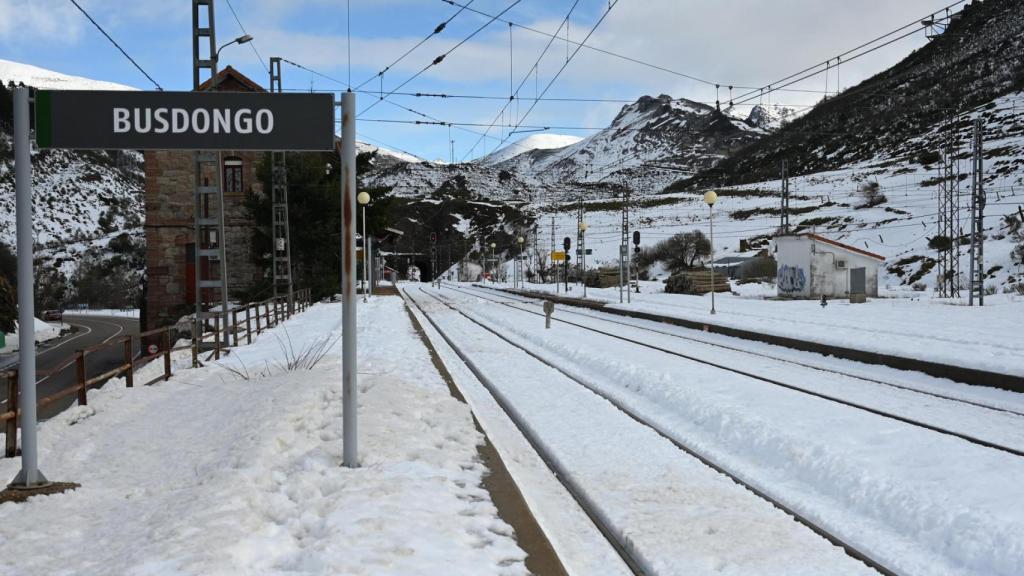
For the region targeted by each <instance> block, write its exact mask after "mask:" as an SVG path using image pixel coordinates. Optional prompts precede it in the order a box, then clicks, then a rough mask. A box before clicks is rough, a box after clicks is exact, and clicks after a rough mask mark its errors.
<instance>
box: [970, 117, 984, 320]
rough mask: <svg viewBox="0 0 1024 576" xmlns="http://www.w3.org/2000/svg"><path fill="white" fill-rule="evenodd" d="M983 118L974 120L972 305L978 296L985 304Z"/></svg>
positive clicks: (982, 304)
mask: <svg viewBox="0 0 1024 576" xmlns="http://www.w3.org/2000/svg"><path fill="white" fill-rule="evenodd" d="M983 131H984V124H983V121H982V119H981V118H980V117H979V118H976V119H975V120H974V155H973V158H972V160H971V175H972V180H971V184H972V186H971V278H970V280H969V285H968V286H969V290H970V294H969V297H968V300H969V303H970V305H972V306H973V305H974V298H975V297H977V299H978V305H979V306H984V304H985V225H984V220H985V171H984V165H983V158H982V136H983Z"/></svg>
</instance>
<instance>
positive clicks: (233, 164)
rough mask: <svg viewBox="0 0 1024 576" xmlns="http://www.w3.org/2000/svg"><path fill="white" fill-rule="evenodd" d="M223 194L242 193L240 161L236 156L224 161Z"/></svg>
mask: <svg viewBox="0 0 1024 576" xmlns="http://www.w3.org/2000/svg"><path fill="white" fill-rule="evenodd" d="M224 193H225V194H241V193H242V159H241V158H239V157H237V156H229V157H227V158H225V159H224Z"/></svg>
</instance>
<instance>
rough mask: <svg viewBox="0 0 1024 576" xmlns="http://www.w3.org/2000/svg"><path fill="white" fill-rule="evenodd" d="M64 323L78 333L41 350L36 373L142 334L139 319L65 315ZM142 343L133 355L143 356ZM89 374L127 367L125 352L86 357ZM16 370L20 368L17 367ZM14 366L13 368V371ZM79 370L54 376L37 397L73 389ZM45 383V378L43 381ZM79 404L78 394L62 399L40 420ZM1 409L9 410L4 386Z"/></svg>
mask: <svg viewBox="0 0 1024 576" xmlns="http://www.w3.org/2000/svg"><path fill="white" fill-rule="evenodd" d="M64 322H65V323H67V324H71V325H72V326H74V327H76V328H77V330H76V331H74V332H72V333H71V334H68V335H66V336H64V337H62V338H60V339H58V340H55V341H53V342H52V343H48V344H47V345H46V346H45V347H40V349H39V350H38V351H37V353H36V370H37V371H40V372H42V371H44V370H47V369H50V368H54V367H56V366H59V365H60V364H61V363H62V362H64V361H65V360H66V359H67V358H68V357H70V356H71V355H73V354H74V353H75V351H77V350H81V349H83V348H88V347H90V346H94V345H96V344H100V343H104V342H120V341H121V340H123V339H124V337H125V336H127V335H137V334H138V333H139V321H138V319H137V318H120V317H112V316H73V315H71V314H65V315H64ZM138 348H139V343H138V341H137V340H136V341H135V342H134V350H133V353H134V354H137V353H138V352H139V349H138ZM85 361H86V374H87V375H88V376H89V377H92V376H95V375H97V374H101V373H103V372H106V371H108V370H111V369H113V368H115V367H117V366H118V365H120V364H123V363H124V348H123V347H122V346H111V347H109V348H103V349H101V350H98V351H96V352H93V353H91V354H88V355H86V357H85ZM15 366H16V365H15ZM13 367H14V366H12V368H13ZM76 377H77V374H76V370H75V366H74V365H71V366H69V367H67V368H65V369H64V370H63V371H61V372H60V373H58V374H54V375H52V376H50V377H49V378H46V379H45V380H42V382H41V383H40V384H39V386H38V388H37V390H36V394H37V396H38V397H39V398H43V397H45V396H48V395H50V394H53V393H55V392H58V391H60V390H63V389H65V388H68V387H70V386H73V385H74V383H75V381H76ZM40 379H41V378H40ZM76 401H77V398H76V396H75V395H74V394H72V395H70V396H67V397H65V398H61V399H60V400H59V401H57V402H55V403H53V404H50V405H48V406H46V407H44V408H43V409H42V410H40V412H39V419H40V420H44V419H46V418H50V417H52V416H54V415H56V414H58V413H60V411H62V410H64V409H65V408H67V407H68V406H71V405H72V404H74V403H75V402H76ZM0 408H2V409H3V410H6V409H7V386H6V384H5V383H4V384H3V385H0Z"/></svg>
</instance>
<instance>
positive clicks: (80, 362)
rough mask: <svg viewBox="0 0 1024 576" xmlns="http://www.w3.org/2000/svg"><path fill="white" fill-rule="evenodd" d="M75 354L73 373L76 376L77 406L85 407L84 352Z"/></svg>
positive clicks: (86, 401)
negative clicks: (74, 372) (75, 373)
mask: <svg viewBox="0 0 1024 576" xmlns="http://www.w3.org/2000/svg"><path fill="white" fill-rule="evenodd" d="M75 354H76V355H77V357H76V358H75V371H76V372H77V375H78V405H79V406H85V405H86V404H87V403H88V399H87V398H86V394H85V352H84V351H82V350H79V351H77V352H75Z"/></svg>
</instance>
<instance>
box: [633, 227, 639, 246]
mask: <svg viewBox="0 0 1024 576" xmlns="http://www.w3.org/2000/svg"><path fill="white" fill-rule="evenodd" d="M633 244H634V245H636V246H639V245H640V231H639V230H633Z"/></svg>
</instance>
